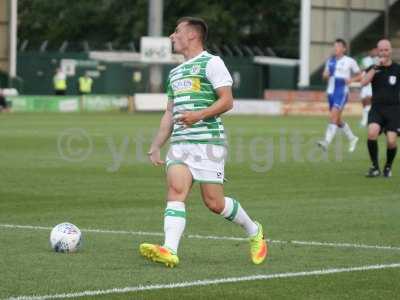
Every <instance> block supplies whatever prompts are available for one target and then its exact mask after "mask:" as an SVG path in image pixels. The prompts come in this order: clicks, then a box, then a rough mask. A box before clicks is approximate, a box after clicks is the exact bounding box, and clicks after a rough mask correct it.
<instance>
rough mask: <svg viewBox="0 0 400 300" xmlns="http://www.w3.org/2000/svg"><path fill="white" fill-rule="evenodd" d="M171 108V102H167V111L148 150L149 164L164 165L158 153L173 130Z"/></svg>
mask: <svg viewBox="0 0 400 300" xmlns="http://www.w3.org/2000/svg"><path fill="white" fill-rule="evenodd" d="M172 107H173V101H168V104H167V109H166V110H165V112H164V115H163V116H162V118H161V122H160V128H159V129H158V132H157V134H156V137H155V138H154V140H153V142H152V143H151V146H150V149H149V151H148V152H147V155H148V156H149V159H150V161H151V163H152V164H153V165H155V166H159V165H162V164H164V163H165V162H164V161H163V160H162V159H161V155H160V151H161V148H162V146H163V145H164V144H165V142H166V141H167V140H168V139H169V137H170V136H171V132H172V128H173V118H172Z"/></svg>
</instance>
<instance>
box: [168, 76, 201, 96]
mask: <svg viewBox="0 0 400 300" xmlns="http://www.w3.org/2000/svg"><path fill="white" fill-rule="evenodd" d="M171 87H172V90H173V91H174V92H175V93H188V92H189V93H190V92H199V91H200V79H199V78H184V79H179V80H175V81H173V82H172V83H171Z"/></svg>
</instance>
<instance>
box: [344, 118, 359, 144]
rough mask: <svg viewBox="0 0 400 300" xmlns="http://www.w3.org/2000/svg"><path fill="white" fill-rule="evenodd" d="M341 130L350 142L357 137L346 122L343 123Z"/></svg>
mask: <svg viewBox="0 0 400 300" xmlns="http://www.w3.org/2000/svg"><path fill="white" fill-rule="evenodd" d="M341 129H342V130H343V132H344V134H345V135H346V137H347V138H348V139H349V141H351V140H353V139H354V138H355V137H356V136H355V135H354V134H353V132H352V131H351V129H350V127H349V125H348V124H347V123H346V122H343V123H342V127H341Z"/></svg>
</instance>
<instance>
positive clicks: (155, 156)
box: [147, 149, 165, 166]
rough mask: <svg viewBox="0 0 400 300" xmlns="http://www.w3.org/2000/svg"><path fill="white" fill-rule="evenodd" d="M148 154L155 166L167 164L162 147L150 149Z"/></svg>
mask: <svg viewBox="0 0 400 300" xmlns="http://www.w3.org/2000/svg"><path fill="white" fill-rule="evenodd" d="M147 155H148V156H149V160H150V161H151V163H152V164H153V166H161V165H163V164H165V161H163V160H162V159H161V154H160V149H150V151H149V152H147Z"/></svg>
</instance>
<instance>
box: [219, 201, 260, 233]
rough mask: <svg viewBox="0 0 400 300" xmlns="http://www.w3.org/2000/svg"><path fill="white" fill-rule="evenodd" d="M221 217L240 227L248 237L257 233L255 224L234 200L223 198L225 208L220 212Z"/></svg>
mask: <svg viewBox="0 0 400 300" xmlns="http://www.w3.org/2000/svg"><path fill="white" fill-rule="evenodd" d="M221 216H223V217H224V218H225V219H227V220H229V221H232V222H233V223H236V224H239V225H240V226H242V227H243V228H244V229H245V230H246V232H247V234H248V235H249V236H253V235H256V234H257V232H258V226H257V224H256V223H254V222H253V220H252V219H250V217H249V216H248V215H247V213H246V212H245V211H244V209H243V208H242V206H241V205H240V203H239V202H238V201H236V200H235V199H232V198H229V197H225V207H224V210H223V211H222V212H221Z"/></svg>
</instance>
